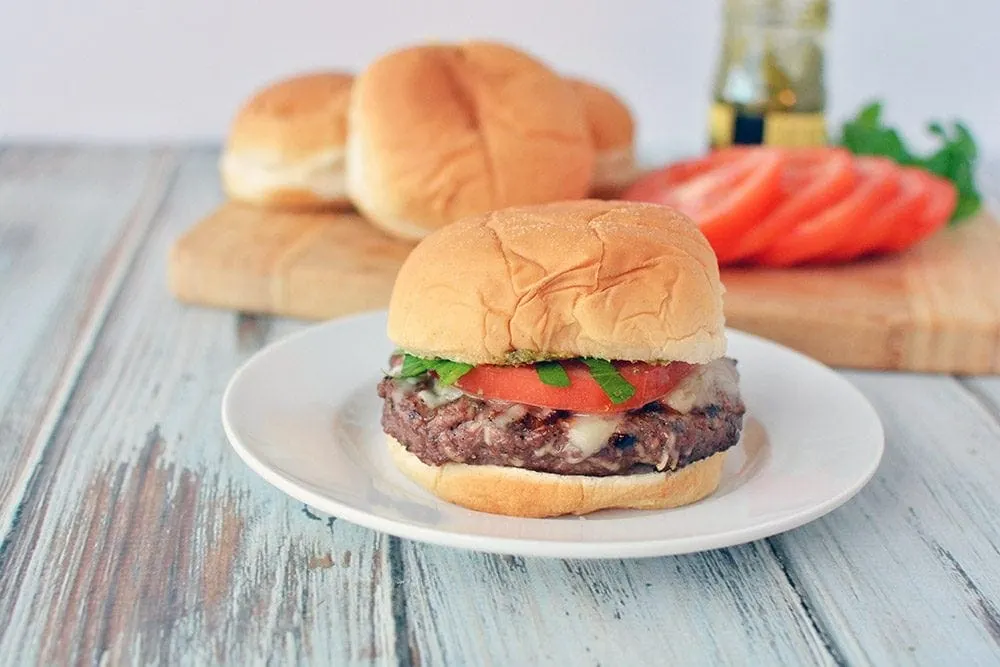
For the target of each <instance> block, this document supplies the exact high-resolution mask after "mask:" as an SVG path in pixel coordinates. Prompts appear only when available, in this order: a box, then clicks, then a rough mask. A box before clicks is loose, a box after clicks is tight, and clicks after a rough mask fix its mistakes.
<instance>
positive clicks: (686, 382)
mask: <svg viewBox="0 0 1000 667" xmlns="http://www.w3.org/2000/svg"><path fill="white" fill-rule="evenodd" d="M737 382H738V378H737V375H736V369H735V368H734V367H733V366H732V364H730V363H728V362H727V361H725V360H724V359H718V360H716V361H713V362H712V363H709V364H705V365H703V366H699V367H698V368H696V369H695V370H694V371H692V373H691V374H690V375H688V376H687V377H686V378H684V379H683V380H682V381H681V383H680V384H678V385H677V387H675V388H674V390H673V391H672V392H670V393H669V394H667V395H666V396H664V397H663V402H664V403H666V404H667V405H669V406H670V407H671V408H673V409H674V410H676V411H677V412H680V413H682V414H687V413H689V412H691V411H692V410H694V409H695V408H700V407H704V406H706V405H709V404H711V403H713V402H714V401H716V400H717V399H716V397H717V396H718V395H719V394H726V395H729V396H734V395H736V394H737V392H738V391H739V389H738V384H737Z"/></svg>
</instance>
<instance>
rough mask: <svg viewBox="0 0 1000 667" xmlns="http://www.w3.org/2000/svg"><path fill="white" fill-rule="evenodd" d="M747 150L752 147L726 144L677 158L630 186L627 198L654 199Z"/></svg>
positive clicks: (637, 199) (638, 199)
mask: <svg viewBox="0 0 1000 667" xmlns="http://www.w3.org/2000/svg"><path fill="white" fill-rule="evenodd" d="M748 150H752V149H751V148H749V147H745V146H728V147H726V148H720V149H718V150H715V151H713V152H711V153H709V154H708V155H704V156H701V157H696V158H687V159H684V160H678V161H677V162H673V163H671V164H669V165H667V166H665V167H662V168H660V169H657V170H656V171H651V172H649V173H648V174H646V175H645V176H643V177H642V178H640V179H638V180H636V181H635V182H634V183H633V184H632V185H631V186H630V188H629V192H631V193H632V196H630V197H629V199H635V200H636V201H655V200H656V198H657V197H658V196H660V195H661V194H663V192H664V191H666V190H667V189H670V188H673V187H675V186H677V185H680V184H681V183H686V182H687V181H690V180H691V179H692V178H694V177H696V176H701V175H702V174H706V173H708V172H709V171H711V170H713V169H716V168H718V167H720V166H722V165H723V164H726V163H729V162H732V161H733V160H734V159H736V158H737V157H739V156H740V155H742V154H744V153H746V152H747V151H748Z"/></svg>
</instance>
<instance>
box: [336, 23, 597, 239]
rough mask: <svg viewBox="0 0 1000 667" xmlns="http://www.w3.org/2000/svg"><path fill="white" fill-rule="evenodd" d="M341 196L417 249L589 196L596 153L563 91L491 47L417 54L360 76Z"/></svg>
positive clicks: (544, 70)
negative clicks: (462, 226) (478, 222)
mask: <svg viewBox="0 0 1000 667" xmlns="http://www.w3.org/2000/svg"><path fill="white" fill-rule="evenodd" d="M350 126H351V132H350V136H349V138H348V149H347V179H348V183H347V185H348V192H349V194H350V198H351V200H352V201H353V202H354V204H355V206H356V207H357V208H358V209H359V210H360V211H361V212H362V213H363V214H364V215H365V216H366V217H367V218H368V219H370V220H371V221H372V222H373V223H375V224H376V225H378V226H380V227H382V228H384V229H385V230H386V231H387V232H389V233H391V234H394V235H396V236H399V237H402V238H407V239H413V240H416V239H420V238H423V237H424V236H426V235H427V234H428V233H430V232H432V231H433V230H435V229H438V228H440V227H442V226H444V225H447V224H449V223H451V222H453V221H455V220H457V219H459V218H462V217H465V216H468V215H475V214H477V213H483V212H485V211H490V210H494V209H498V208H503V207H506V206H513V205H523V204H534V203H541V202H547V201H555V200H562V199H579V198H582V197H584V196H586V194H587V192H588V188H589V185H590V178H591V173H592V171H593V166H594V151H593V148H592V146H591V143H590V138H589V132H588V129H587V125H586V122H585V120H584V117H583V112H582V110H581V106H580V102H579V100H578V99H577V97H576V95H575V94H574V92H573V89H572V87H571V86H570V85H569V83H567V82H566V81H565V80H564V79H563V78H562V77H560V76H558V75H557V74H555V73H554V72H553V71H551V70H550V69H549V68H548V67H546V66H545V65H544V64H542V63H541V62H539V61H537V60H535V59H534V58H532V57H531V56H529V55H527V54H525V53H523V52H521V51H518V50H516V49H514V48H511V47H508V46H505V45H502V44H496V43H490V42H467V43H462V44H455V45H448V44H443V45H430V46H415V47H409V48H405V49H402V50H398V51H394V52H391V53H389V54H387V55H385V56H383V57H381V58H379V59H377V60H375V61H374V62H373V63H371V65H370V66H369V67H368V68H367V69H366V70H365V71H364V72H363V73H361V74H360V75H359V77H358V80H357V81H356V83H355V87H354V92H353V95H352V98H351V108H350Z"/></svg>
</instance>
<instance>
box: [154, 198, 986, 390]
mask: <svg viewBox="0 0 1000 667" xmlns="http://www.w3.org/2000/svg"><path fill="white" fill-rule="evenodd" d="M412 247H413V246H412V244H410V243H406V242H402V241H398V240H395V239H392V238H390V237H388V236H386V235H385V234H383V233H382V232H380V231H378V230H377V229H376V228H374V227H372V226H370V225H369V224H368V223H367V222H365V221H364V220H363V219H362V218H360V217H358V216H357V215H354V214H351V213H341V214H335V213H326V214H324V213H312V214H292V213H280V212H273V211H265V210H262V209H257V208H252V207H247V206H241V205H238V204H234V203H228V204H225V205H223V206H222V207H221V208H219V209H218V210H217V211H215V212H214V213H213V214H211V215H210V216H208V217H207V218H205V219H204V220H202V221H201V222H199V223H198V224H197V225H195V226H194V227H193V228H191V229H190V230H189V231H188V232H187V233H186V234H184V235H183V236H182V237H181V238H179V239H177V241H176V242H175V244H174V246H173V247H172V249H171V252H170V259H169V265H168V275H169V286H170V290H171V291H172V292H173V294H174V295H175V297H177V298H178V299H179V300H181V301H184V302H187V303H191V304H200V305H205V306H214V307H219V308H227V309H233V310H240V311H244V312H252V313H266V314H274V315H284V316H289V317H295V318H302V319H311V320H321V319H328V318H332V317H337V316H341V315H347V314H350V313H355V312H360V311H365V310H372V309H377V308H384V307H385V306H386V305H387V304H388V300H389V294H390V292H391V290H392V283H393V280H394V279H395V276H396V272H397V271H398V269H399V266H400V264H401V263H402V261H403V260H404V259H405V258H406V256H407V254H408V253H409V251H410V249H411V248H412ZM723 282H724V283H725V285H726V289H727V293H726V316H727V323H728V324H729V325H730V326H732V327H734V328H737V329H742V330H744V331H747V332H750V333H755V334H758V335H761V336H765V337H767V338H771V339H773V340H776V341H778V342H780V343H783V344H785V345H788V346H789V347H792V348H794V349H797V350H799V351H801V352H804V353H806V354H808V355H810V356H812V357H815V358H817V359H819V360H820V361H823V362H825V363H827V364H830V365H833V366H841V367H853V368H871V369H886V370H889V369H897V370H910V371H927V372H947V373H967V374H991V373H997V372H1000V225H998V224H997V223H996V221H994V220H992V219H990V218H988V217H986V216H982V217H980V218H979V219H976V220H974V221H969V222H967V223H965V224H963V225H961V226H959V227H958V228H956V229H948V230H945V231H943V232H941V233H939V234H938V235H936V236H935V237H934V238H932V239H930V240H929V241H927V242H926V243H924V244H922V245H920V246H919V247H917V248H914V249H912V250H911V251H909V252H907V253H905V254H902V255H898V256H895V257H890V258H885V259H879V260H872V261H866V262H862V263H858V264H853V265H849V266H842V267H835V268H809V269H790V270H789V269H785V270H763V269H739V270H735V269H731V270H725V271H723Z"/></svg>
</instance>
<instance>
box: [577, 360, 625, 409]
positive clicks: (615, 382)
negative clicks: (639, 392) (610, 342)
mask: <svg viewBox="0 0 1000 667" xmlns="http://www.w3.org/2000/svg"><path fill="white" fill-rule="evenodd" d="M583 363H585V364H587V368H589V369H590V376H591V377H592V378H594V381H595V382H597V384H598V385H600V387H601V389H603V390H604V393H605V394H607V396H608V398H610V399H611V402H612V403H616V404H617V403H624V402H625V401H627V400H628V399H630V398H632V397H633V396H634V395H635V387H633V386H632V385H631V384H629V383H628V380H626V379H625V378H623V377H622V375H621V373H619V372H618V369H617V368H615V367H614V364H612V363H611V362H610V361H607V360H605V359H584V360H583Z"/></svg>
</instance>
